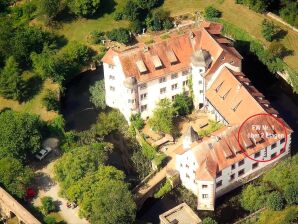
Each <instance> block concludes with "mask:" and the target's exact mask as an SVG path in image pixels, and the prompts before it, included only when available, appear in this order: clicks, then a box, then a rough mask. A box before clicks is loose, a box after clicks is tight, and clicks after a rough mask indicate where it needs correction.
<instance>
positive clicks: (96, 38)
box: [90, 31, 105, 44]
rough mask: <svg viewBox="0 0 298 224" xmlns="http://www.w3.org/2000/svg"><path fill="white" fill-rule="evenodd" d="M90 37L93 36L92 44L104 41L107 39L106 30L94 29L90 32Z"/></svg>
mask: <svg viewBox="0 0 298 224" xmlns="http://www.w3.org/2000/svg"><path fill="white" fill-rule="evenodd" d="M90 37H91V41H90V42H91V44H100V43H101V42H102V40H104V39H105V32H101V31H92V32H91V33H90Z"/></svg>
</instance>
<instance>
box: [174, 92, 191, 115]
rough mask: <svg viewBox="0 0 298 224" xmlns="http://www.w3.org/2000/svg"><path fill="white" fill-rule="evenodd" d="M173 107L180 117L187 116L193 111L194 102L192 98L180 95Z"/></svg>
mask: <svg viewBox="0 0 298 224" xmlns="http://www.w3.org/2000/svg"><path fill="white" fill-rule="evenodd" d="M173 106H174V107H175V108H176V110H177V112H178V114H179V115H180V116H185V115H188V114H190V113H191V111H192V110H193V101H192V98H191V97H189V96H187V95H185V94H179V95H177V96H176V98H175V100H174V104H173Z"/></svg>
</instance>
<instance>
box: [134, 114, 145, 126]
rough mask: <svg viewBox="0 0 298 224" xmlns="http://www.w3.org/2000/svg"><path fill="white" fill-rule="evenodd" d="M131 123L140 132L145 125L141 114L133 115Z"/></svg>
mask: <svg viewBox="0 0 298 224" xmlns="http://www.w3.org/2000/svg"><path fill="white" fill-rule="evenodd" d="M130 122H131V124H132V125H133V126H134V127H135V128H136V129H138V130H141V129H142V128H143V127H144V125H145V123H144V120H143V119H142V117H141V114H140V113H137V114H133V115H131V117H130Z"/></svg>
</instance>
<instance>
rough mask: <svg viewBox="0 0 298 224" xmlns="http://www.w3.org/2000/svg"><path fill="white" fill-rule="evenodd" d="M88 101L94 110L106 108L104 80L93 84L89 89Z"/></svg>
mask: <svg viewBox="0 0 298 224" xmlns="http://www.w3.org/2000/svg"><path fill="white" fill-rule="evenodd" d="M89 92H90V95H91V96H90V101H91V102H92V103H93V104H94V105H95V107H96V108H99V109H105V108H106V106H107V105H106V92H105V83H104V80H100V81H97V82H95V84H94V85H93V86H91V87H90V88H89Z"/></svg>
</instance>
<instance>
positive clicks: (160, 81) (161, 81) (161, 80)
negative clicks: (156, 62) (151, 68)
mask: <svg viewBox="0 0 298 224" xmlns="http://www.w3.org/2000/svg"><path fill="white" fill-rule="evenodd" d="M165 81H167V79H166V77H162V78H160V79H159V83H163V82H165Z"/></svg>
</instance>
